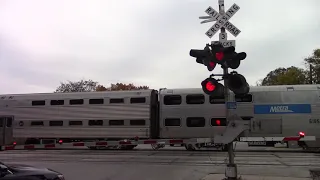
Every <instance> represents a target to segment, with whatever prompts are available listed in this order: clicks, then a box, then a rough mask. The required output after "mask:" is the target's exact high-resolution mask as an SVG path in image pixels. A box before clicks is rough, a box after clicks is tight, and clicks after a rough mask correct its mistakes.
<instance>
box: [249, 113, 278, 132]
mask: <svg viewBox="0 0 320 180" xmlns="http://www.w3.org/2000/svg"><path fill="white" fill-rule="evenodd" d="M251 132H252V133H253V134H261V135H262V134H264V135H271V134H273V135H275V134H282V118H281V117H270V118H266V117H265V118H254V119H252V121H251Z"/></svg>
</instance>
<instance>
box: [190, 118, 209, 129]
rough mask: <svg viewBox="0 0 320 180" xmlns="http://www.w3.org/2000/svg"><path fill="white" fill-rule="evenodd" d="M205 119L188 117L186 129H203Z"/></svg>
mask: <svg viewBox="0 0 320 180" xmlns="http://www.w3.org/2000/svg"><path fill="white" fill-rule="evenodd" d="M205 125H206V119H205V118H204V117H188V118H187V127H204V126H205Z"/></svg>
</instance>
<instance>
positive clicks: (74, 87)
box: [55, 79, 98, 93]
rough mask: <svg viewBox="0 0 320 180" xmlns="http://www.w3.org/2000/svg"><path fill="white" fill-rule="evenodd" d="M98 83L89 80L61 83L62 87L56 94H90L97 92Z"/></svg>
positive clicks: (58, 88)
mask: <svg viewBox="0 0 320 180" xmlns="http://www.w3.org/2000/svg"><path fill="white" fill-rule="evenodd" d="M97 85H98V82H95V81H92V80H91V79H89V80H80V81H68V82H61V83H60V86H59V87H57V89H56V91H55V92H56V93H67V92H90V91H95V90H96V88H97Z"/></svg>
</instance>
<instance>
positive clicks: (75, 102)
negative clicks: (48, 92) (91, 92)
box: [69, 99, 83, 105]
mask: <svg viewBox="0 0 320 180" xmlns="http://www.w3.org/2000/svg"><path fill="white" fill-rule="evenodd" d="M69 104H70V105H79V104H83V99H71V100H70V101H69Z"/></svg>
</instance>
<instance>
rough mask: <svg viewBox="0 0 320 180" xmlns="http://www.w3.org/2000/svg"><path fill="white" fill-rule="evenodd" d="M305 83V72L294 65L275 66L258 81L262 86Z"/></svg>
mask: <svg viewBox="0 0 320 180" xmlns="http://www.w3.org/2000/svg"><path fill="white" fill-rule="evenodd" d="M306 83H307V72H306V71H305V70H304V69H302V68H298V67H295V66H291V67H288V68H277V69H275V70H273V71H270V72H269V73H268V74H267V76H266V77H265V78H264V79H262V80H261V81H260V83H258V85H262V86H270V85H297V84H306Z"/></svg>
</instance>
